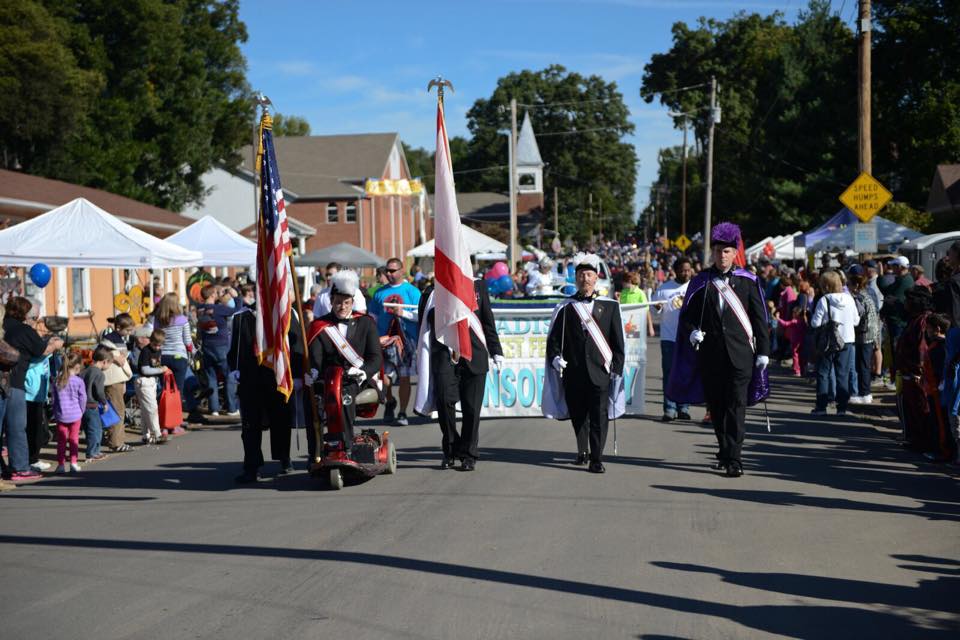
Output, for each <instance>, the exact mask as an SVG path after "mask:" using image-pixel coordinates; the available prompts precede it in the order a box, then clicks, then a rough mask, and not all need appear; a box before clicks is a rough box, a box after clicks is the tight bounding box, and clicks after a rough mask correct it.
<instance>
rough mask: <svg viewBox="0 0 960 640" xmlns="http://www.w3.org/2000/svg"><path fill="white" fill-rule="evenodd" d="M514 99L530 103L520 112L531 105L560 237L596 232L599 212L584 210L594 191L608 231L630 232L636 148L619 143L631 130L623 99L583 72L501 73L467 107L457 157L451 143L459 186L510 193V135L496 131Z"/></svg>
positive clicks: (554, 67) (557, 69)
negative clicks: (486, 94)
mask: <svg viewBox="0 0 960 640" xmlns="http://www.w3.org/2000/svg"><path fill="white" fill-rule="evenodd" d="M511 98H515V99H516V100H517V102H518V103H519V104H520V105H528V106H521V107H520V113H519V117H520V118H521V119H522V118H523V113H524V111H527V110H529V112H530V117H531V118H532V120H533V125H534V130H535V132H536V133H537V144H538V146H539V147H540V154H541V156H542V157H543V160H544V162H545V163H547V168H546V170H545V171H544V180H545V185H544V186H545V191H546V194H548V195H552V190H553V187H554V186H556V187H558V188H559V191H560V207H559V209H560V229H561V233H562V235H563V237H568V236H571V235H573V236H576V237H578V238H579V239H584V238H586V237H588V236H589V235H590V234H591V232H593V233H595V232H597V231H598V230H599V225H600V220H599V216H598V215H594V216H593V217H590V216H589V215H585V214H586V213H587V203H588V198H589V194H591V193H592V194H593V203H594V205H593V211H594V213H595V214H596V213H598V212H599V211H600V210H602V211H603V216H604V221H603V227H604V231H605V233H606V234H607V235H612V234H618V233H619V234H622V233H623V232H624V231H627V230H629V229H632V228H633V194H634V183H635V181H636V153H635V152H634V149H633V146H632V145H630V144H627V143H624V142H622V141H621V139H622V137H623V136H624V135H626V134H628V133H631V132H632V131H633V125H632V124H631V123H630V122H629V120H628V115H629V111H628V109H627V107H626V105H625V104H624V102H623V96H622V94H621V93H620V92H619V91H618V89H617V85H616V83H608V82H606V81H604V80H603V78H600V77H599V76H589V77H584V76H582V75H580V74H578V73H574V72H570V71H567V70H566V69H565V68H564V67H562V66H559V65H552V66H550V67H548V68H546V69H543V70H541V71H529V70H526V71H521V72H518V73H511V74H509V75H507V76H505V77H502V78H500V79H499V80H498V81H497V87H496V89H494V92H493V95H491V96H490V98H485V99H480V100H477V101H476V102H475V103H474V104H473V107H472V108H471V109H470V111H468V112H467V126H468V128H469V130H470V133H471V139H470V141H469V143H468V145H467V148H466V155H465V156H464V157H463V158H462V161H461V159H460V158H458V157H457V156H458V153H457V152H456V151H454V149H453V143H452V142H451V154H452V155H453V156H454V171H457V172H458V175H457V177H456V180H457V189H458V190H460V191H500V192H503V191H506V190H508V188H509V183H508V175H509V172H508V170H507V168H506V164H507V139H508V138H507V136H505V135H503V134H502V133H501V131H502V130H504V129H509V127H510V112H509V105H510V99H511ZM491 167H498V168H496V169H491ZM550 207H551V203H549V202H548V205H547V208H548V209H550Z"/></svg>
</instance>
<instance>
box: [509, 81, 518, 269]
mask: <svg viewBox="0 0 960 640" xmlns="http://www.w3.org/2000/svg"><path fill="white" fill-rule="evenodd" d="M516 165H517V99H516V98H510V273H511V274H512V273H513V272H514V270H516V268H517V262H519V261H520V254H519V253H518V252H517V166H516Z"/></svg>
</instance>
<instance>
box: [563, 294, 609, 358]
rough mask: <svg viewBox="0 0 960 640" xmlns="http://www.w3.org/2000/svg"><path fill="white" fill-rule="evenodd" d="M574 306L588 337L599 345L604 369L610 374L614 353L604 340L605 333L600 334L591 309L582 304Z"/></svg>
mask: <svg viewBox="0 0 960 640" xmlns="http://www.w3.org/2000/svg"><path fill="white" fill-rule="evenodd" d="M572 304H573V310H574V311H576V312H577V315H578V316H580V323H581V324H583V328H584V329H586V330H587V335H589V336H590V338H591V339H592V340H593V343H594V344H595V345H597V349H599V350H600V355H601V356H602V357H603V368H604V369H606V370H607V373H610V364H611V363H612V362H613V351H611V349H610V345H609V344H607V339H606V338H604V337H603V333H601V332H600V327H598V326H597V322H596V320H594V319H593V316H592V315H591V314H590V309H588V308H587V305H586V304H584V303H582V302H574V303H572ZM594 304H596V303H594Z"/></svg>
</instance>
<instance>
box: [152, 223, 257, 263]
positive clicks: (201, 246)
mask: <svg viewBox="0 0 960 640" xmlns="http://www.w3.org/2000/svg"><path fill="white" fill-rule="evenodd" d="M167 242H171V243H173V244H175V245H177V246H179V247H183V248H184V249H190V250H192V251H199V252H200V253H202V254H203V260H202V262H201V264H203V265H204V266H207V267H236V266H247V265H251V264H253V263H254V262H256V259H257V243H255V242H250V241H249V240H247V239H246V238H244V237H243V236H241V235H240V234H239V233H237V232H236V231H233V230H232V229H230V228H229V227H227V226H226V225H224V224H223V223H221V222H220V221H218V220H217V219H216V218H214V217H212V216H204V217H202V218H200V219H199V220H197V221H196V222H194V223H193V224H191V225H190V226H189V227H187V228H185V229H181V230H180V231H177V232H176V233H175V234H173V235H172V236H170V237H168V238H167Z"/></svg>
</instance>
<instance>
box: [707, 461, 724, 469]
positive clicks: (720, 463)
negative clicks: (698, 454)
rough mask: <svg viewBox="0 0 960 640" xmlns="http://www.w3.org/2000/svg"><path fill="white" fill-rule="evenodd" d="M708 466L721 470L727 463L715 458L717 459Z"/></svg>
mask: <svg viewBox="0 0 960 640" xmlns="http://www.w3.org/2000/svg"><path fill="white" fill-rule="evenodd" d="M710 468H711V469H714V470H715V471H723V470H724V469H726V468H727V463H726V462H721V461H720V460H717V461H716V462H714V463H713V464H712V465H710Z"/></svg>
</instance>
